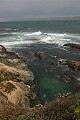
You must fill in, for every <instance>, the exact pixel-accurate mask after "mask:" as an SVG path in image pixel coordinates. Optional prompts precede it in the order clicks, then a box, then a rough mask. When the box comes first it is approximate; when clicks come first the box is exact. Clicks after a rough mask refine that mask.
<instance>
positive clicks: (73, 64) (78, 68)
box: [66, 60, 80, 70]
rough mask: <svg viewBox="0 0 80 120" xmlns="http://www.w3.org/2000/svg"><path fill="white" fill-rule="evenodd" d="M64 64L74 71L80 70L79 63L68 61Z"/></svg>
mask: <svg viewBox="0 0 80 120" xmlns="http://www.w3.org/2000/svg"><path fill="white" fill-rule="evenodd" d="M66 64H67V65H68V66H69V67H71V68H73V69H74V70H80V61H74V60H70V61H67V62H66Z"/></svg>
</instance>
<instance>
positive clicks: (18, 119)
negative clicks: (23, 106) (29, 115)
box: [17, 115, 26, 120]
mask: <svg viewBox="0 0 80 120" xmlns="http://www.w3.org/2000/svg"><path fill="white" fill-rule="evenodd" d="M17 120H26V115H19V116H18V118H17Z"/></svg>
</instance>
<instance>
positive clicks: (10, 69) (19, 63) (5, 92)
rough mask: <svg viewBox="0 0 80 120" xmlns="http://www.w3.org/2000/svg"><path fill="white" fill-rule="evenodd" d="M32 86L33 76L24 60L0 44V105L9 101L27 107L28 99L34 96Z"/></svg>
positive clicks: (28, 105)
mask: <svg viewBox="0 0 80 120" xmlns="http://www.w3.org/2000/svg"><path fill="white" fill-rule="evenodd" d="M33 86H34V76H33V73H32V72H31V71H30V70H29V69H28V67H27V64H26V61H25V60H24V59H23V58H21V57H20V56H19V55H18V54H16V53H15V52H10V51H7V50H6V49H5V47H3V46H2V45H0V106H3V104H4V103H5V104H6V103H7V102H10V103H12V104H13V105H15V106H17V105H19V106H22V107H24V108H29V107H30V100H31V99H35V97H36V94H35V93H34V92H33V91H32V90H33ZM2 101H4V102H2Z"/></svg>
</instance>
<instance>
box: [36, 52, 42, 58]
mask: <svg viewBox="0 0 80 120" xmlns="http://www.w3.org/2000/svg"><path fill="white" fill-rule="evenodd" d="M35 57H37V58H39V59H42V57H43V53H42V52H40V51H37V52H35Z"/></svg>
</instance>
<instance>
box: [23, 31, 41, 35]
mask: <svg viewBox="0 0 80 120" xmlns="http://www.w3.org/2000/svg"><path fill="white" fill-rule="evenodd" d="M41 34H42V33H41V32H40V31H38V32H33V33H27V34H25V35H26V36H31V35H41Z"/></svg>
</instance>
